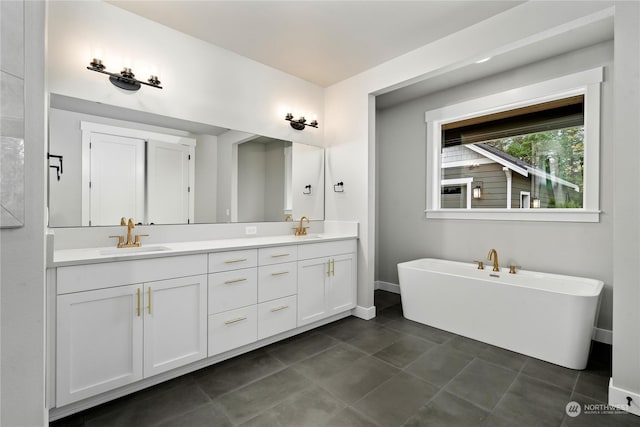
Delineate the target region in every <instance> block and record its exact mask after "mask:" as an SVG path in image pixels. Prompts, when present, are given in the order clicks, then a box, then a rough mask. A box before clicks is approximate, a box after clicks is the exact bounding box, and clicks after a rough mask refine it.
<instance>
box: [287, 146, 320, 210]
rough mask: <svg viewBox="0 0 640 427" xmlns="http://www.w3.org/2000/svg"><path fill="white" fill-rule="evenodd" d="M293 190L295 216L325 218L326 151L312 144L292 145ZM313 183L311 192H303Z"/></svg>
mask: <svg viewBox="0 0 640 427" xmlns="http://www.w3.org/2000/svg"><path fill="white" fill-rule="evenodd" d="M291 155H292V157H293V162H292V167H291V169H292V170H291V191H292V206H293V218H294V219H299V218H301V217H302V216H307V217H308V218H310V219H321V218H324V193H325V192H324V151H323V150H321V149H318V147H313V146H311V145H304V144H294V145H293V147H292V154H291ZM306 185H311V194H303V193H304V192H305V191H307V190H305V188H304V187H305V186H306Z"/></svg>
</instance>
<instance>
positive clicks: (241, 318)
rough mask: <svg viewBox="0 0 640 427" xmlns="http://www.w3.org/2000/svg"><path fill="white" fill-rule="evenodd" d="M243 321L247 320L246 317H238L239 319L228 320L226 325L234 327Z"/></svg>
mask: <svg viewBox="0 0 640 427" xmlns="http://www.w3.org/2000/svg"><path fill="white" fill-rule="evenodd" d="M243 320H247V318H246V317H245V316H243V317H238V318H237V319H233V320H227V321H226V322H224V324H225V325H233V324H234V323H238V322H242V321H243Z"/></svg>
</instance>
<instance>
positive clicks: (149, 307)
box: [147, 288, 151, 314]
mask: <svg viewBox="0 0 640 427" xmlns="http://www.w3.org/2000/svg"><path fill="white" fill-rule="evenodd" d="M147 308H148V309H149V314H151V288H149V306H148V307H147Z"/></svg>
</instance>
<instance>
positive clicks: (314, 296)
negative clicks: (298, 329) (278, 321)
mask: <svg viewBox="0 0 640 427" xmlns="http://www.w3.org/2000/svg"><path fill="white" fill-rule="evenodd" d="M329 272H330V270H329V258H314V259H308V260H304V261H299V262H298V326H302V325H306V324H308V323H312V322H315V321H316V320H319V319H322V318H324V317H326V316H327V315H328V312H327V307H328V304H327V295H326V293H325V286H326V284H325V281H326V280H328V278H329Z"/></svg>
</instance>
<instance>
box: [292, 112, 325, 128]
mask: <svg viewBox="0 0 640 427" xmlns="http://www.w3.org/2000/svg"><path fill="white" fill-rule="evenodd" d="M284 119H285V120H286V121H288V122H289V124H290V125H291V127H292V128H294V129H295V130H304V128H305V127H307V126H311V127H312V128H317V127H318V121H317V120H316V119H313V120H311V121H310V122H309V123H307V119H306V118H305V117H304V116H300V117H298V118H297V119H296V118H294V117H293V114H291V113H287V115H286V116H285V117H284Z"/></svg>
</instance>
